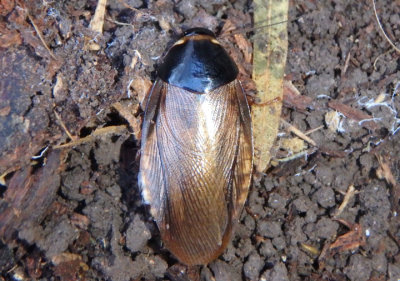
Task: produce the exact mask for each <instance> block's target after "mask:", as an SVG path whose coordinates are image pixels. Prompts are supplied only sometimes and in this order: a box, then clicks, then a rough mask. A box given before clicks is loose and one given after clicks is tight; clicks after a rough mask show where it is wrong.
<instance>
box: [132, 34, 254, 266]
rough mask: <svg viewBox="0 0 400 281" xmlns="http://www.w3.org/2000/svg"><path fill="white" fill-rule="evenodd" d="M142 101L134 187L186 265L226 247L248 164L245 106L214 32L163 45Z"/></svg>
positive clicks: (171, 248) (250, 161) (249, 150)
mask: <svg viewBox="0 0 400 281" xmlns="http://www.w3.org/2000/svg"><path fill="white" fill-rule="evenodd" d="M157 75H158V77H157V79H156V81H155V82H154V84H153V86H152V88H151V90H150V92H149V94H148V96H147V101H146V107H145V114H144V119H143V125H142V138H141V160H140V173H139V186H140V188H141V191H142V196H143V199H144V201H145V202H146V203H147V204H149V205H150V212H151V214H152V216H153V217H154V219H155V221H156V223H157V226H158V228H159V230H160V233H161V238H162V240H163V241H164V243H165V246H166V248H167V249H168V250H169V251H170V252H171V253H172V254H173V255H174V256H175V257H176V258H177V259H178V260H179V261H181V262H182V263H184V264H187V265H197V264H207V263H209V262H210V261H212V260H214V259H216V258H217V257H218V256H219V255H221V254H222V252H223V251H224V250H225V248H226V247H227V245H228V243H229V241H230V238H231V235H232V231H233V228H234V226H235V224H236V222H237V221H238V219H239V216H240V214H241V211H242V209H243V205H244V203H245V201H246V197H247V193H248V189H249V186H250V182H251V173H252V166H253V140H252V125H251V116H250V109H249V105H248V103H247V99H246V96H245V93H244V91H243V89H242V86H241V84H240V82H239V81H238V80H237V75H238V68H237V66H236V64H235V62H234V61H233V60H232V58H231V57H230V56H229V55H228V53H227V52H226V51H225V49H224V48H223V47H222V46H221V45H220V43H219V42H218V41H217V39H216V36H215V35H214V33H213V32H211V31H210V30H208V29H204V28H192V29H189V30H187V31H186V32H185V33H184V34H183V36H182V37H181V38H180V39H179V40H178V41H177V42H176V43H175V44H174V45H173V46H172V47H171V48H170V49H169V50H168V52H167V54H166V55H165V57H164V59H163V61H162V63H161V64H160V66H159V68H158V70H157Z"/></svg>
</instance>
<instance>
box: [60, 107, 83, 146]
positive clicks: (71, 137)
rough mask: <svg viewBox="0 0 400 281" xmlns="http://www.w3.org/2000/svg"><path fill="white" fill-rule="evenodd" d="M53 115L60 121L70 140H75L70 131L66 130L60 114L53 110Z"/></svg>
mask: <svg viewBox="0 0 400 281" xmlns="http://www.w3.org/2000/svg"><path fill="white" fill-rule="evenodd" d="M54 115H55V116H56V118H57V120H58V121H59V122H60V125H61V127H62V128H63V129H64V131H65V133H66V134H67V136H68V137H69V138H70V139H71V140H72V141H76V140H77V139H78V138H77V137H76V136H74V135H72V134H71V133H70V131H69V130H68V128H67V126H65V124H64V122H63V121H62V119H61V117H60V115H58V113H57V112H56V111H55V110H54Z"/></svg>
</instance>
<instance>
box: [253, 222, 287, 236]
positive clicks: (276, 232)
mask: <svg viewBox="0 0 400 281" xmlns="http://www.w3.org/2000/svg"><path fill="white" fill-rule="evenodd" d="M257 231H258V233H259V234H260V235H262V236H263V237H268V238H274V237H278V236H280V235H281V234H282V228H281V224H280V223H279V222H277V221H261V222H260V223H259V224H258V226H257Z"/></svg>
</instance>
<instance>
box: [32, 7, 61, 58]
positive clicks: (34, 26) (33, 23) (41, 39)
mask: <svg viewBox="0 0 400 281" xmlns="http://www.w3.org/2000/svg"><path fill="white" fill-rule="evenodd" d="M26 14H27V16H28V19H29V21H30V22H31V23H32V25H33V28H34V29H35V31H36V33H37V35H38V36H39V38H40V41H42V44H43V46H44V47H45V48H46V50H47V51H48V52H49V54H50V56H51V57H52V58H53V59H55V60H57V58H56V56H55V55H54V54H53V52H52V51H51V50H50V48H49V46H47V44H46V41H44V38H43V35H42V32H41V31H40V30H39V28H38V27H37V25H36V24H35V22H34V21H33V19H32V17H31V16H30V15H29V12H28V11H26Z"/></svg>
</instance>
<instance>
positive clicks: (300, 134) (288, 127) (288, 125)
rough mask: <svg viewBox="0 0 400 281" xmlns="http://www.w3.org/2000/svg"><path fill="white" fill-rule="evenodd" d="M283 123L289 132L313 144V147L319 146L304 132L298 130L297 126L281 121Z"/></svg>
mask: <svg viewBox="0 0 400 281" xmlns="http://www.w3.org/2000/svg"><path fill="white" fill-rule="evenodd" d="M281 121H282V123H283V124H284V125H285V126H286V128H287V130H288V131H289V132H292V133H293V134H295V135H296V136H298V137H299V138H301V139H303V140H305V141H306V142H308V143H309V144H311V145H312V146H317V144H316V143H315V141H314V140H313V139H311V138H310V137H308V136H306V135H305V134H304V133H303V132H302V131H300V130H299V129H297V128H296V127H295V126H293V125H291V124H289V123H288V122H286V121H285V120H283V119H281Z"/></svg>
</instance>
